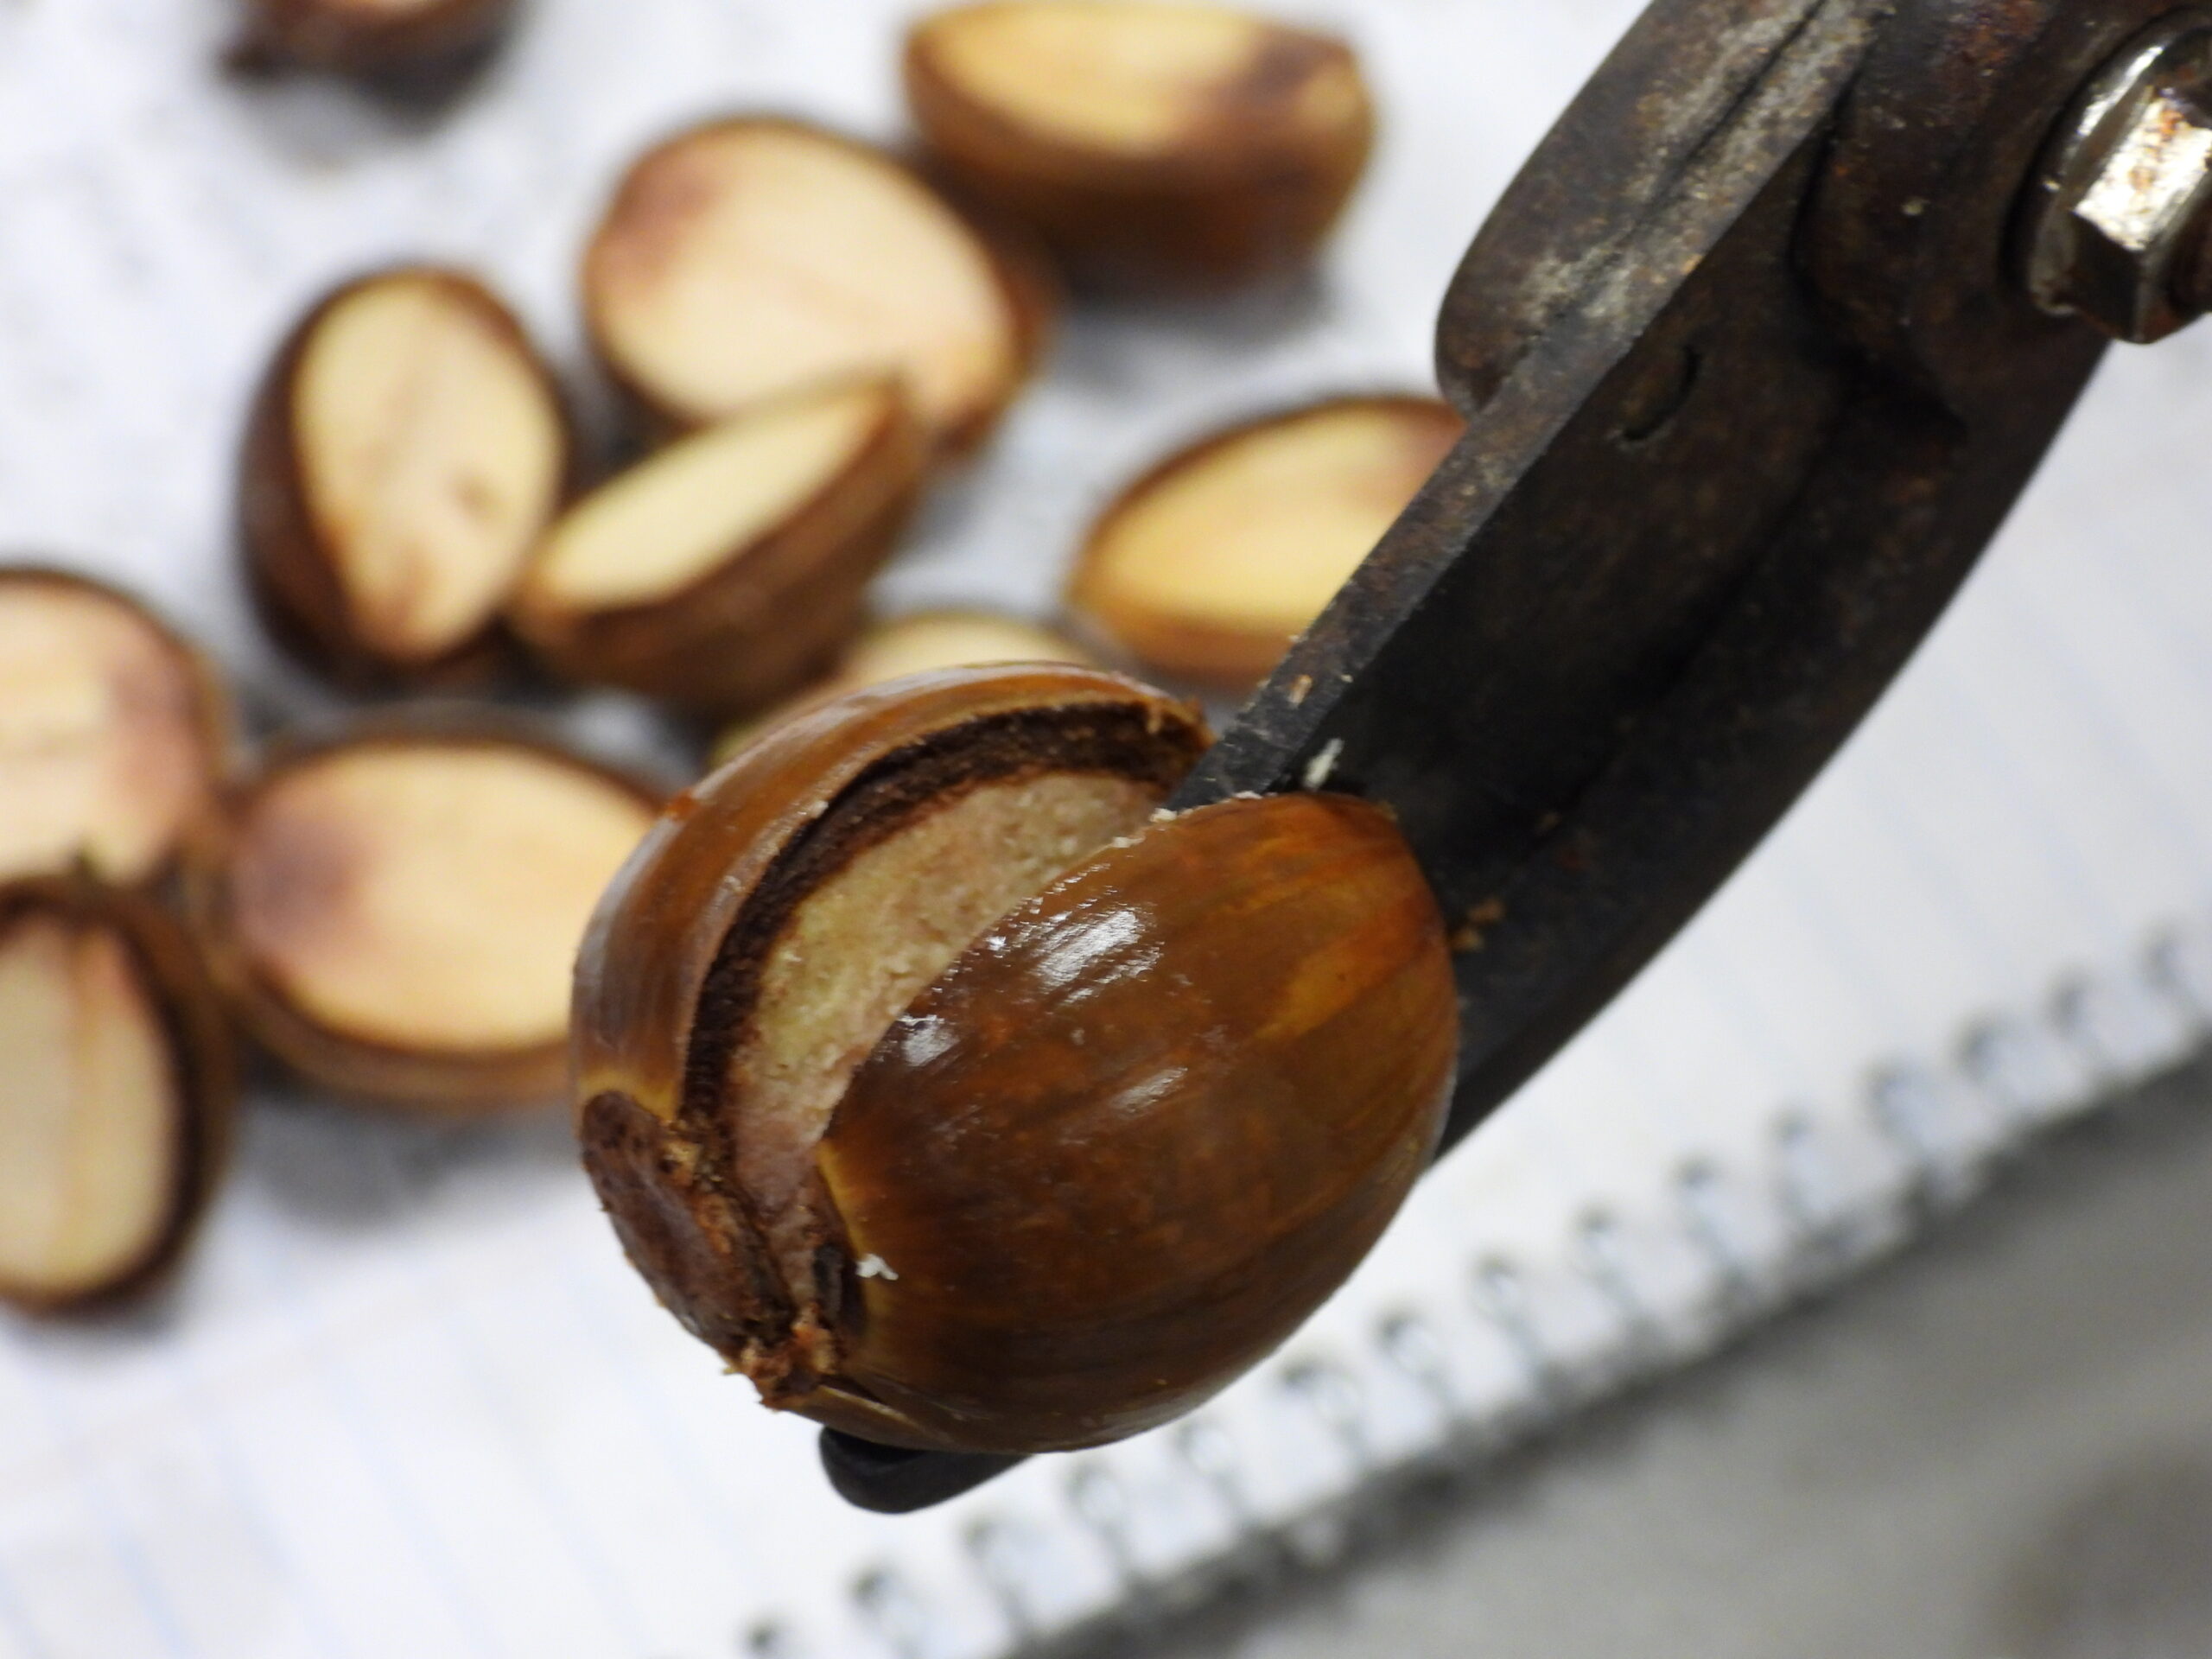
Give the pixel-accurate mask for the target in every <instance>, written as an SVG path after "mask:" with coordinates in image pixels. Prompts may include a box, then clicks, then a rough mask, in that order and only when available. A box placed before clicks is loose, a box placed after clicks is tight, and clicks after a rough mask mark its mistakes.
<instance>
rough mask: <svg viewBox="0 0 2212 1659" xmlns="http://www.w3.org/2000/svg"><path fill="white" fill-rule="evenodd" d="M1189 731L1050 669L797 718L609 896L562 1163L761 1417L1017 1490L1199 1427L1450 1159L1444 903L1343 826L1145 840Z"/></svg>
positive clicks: (578, 1009) (1168, 822)
mask: <svg viewBox="0 0 2212 1659" xmlns="http://www.w3.org/2000/svg"><path fill="white" fill-rule="evenodd" d="M1206 742H1207V734H1206V733H1205V729H1204V728H1203V727H1202V725H1201V724H1200V722H1199V721H1198V717H1197V715H1196V714H1195V713H1194V712H1193V711H1192V709H1189V708H1187V707H1186V706H1185V705H1182V704H1179V703H1177V702H1173V701H1171V700H1169V699H1167V698H1166V697H1165V696H1161V695H1160V694H1159V693H1156V692H1154V691H1152V690H1148V689H1147V688H1145V687H1142V686H1140V685H1137V684H1135V683H1132V682H1130V681H1128V680H1124V679H1122V678H1120V677H1116V676H1113V675H1108V674H1103V673H1099V672H1096V671H1090V670H1086V669H1081V668H1075V667H1068V666H1058V665H1049V666H1048V665H1016V666H1010V667H996V668H984V669H969V670H955V671H945V672H941V673H936V674H929V675H924V676H919V677H914V678H912V679H908V680H905V681H900V682H896V683H892V684H890V685H887V686H883V687H878V688H873V689H870V690H864V691H861V692H858V693H855V694H854V695H852V696H849V697H846V698H844V699H842V700H840V701H838V702H834V703H831V704H828V705H825V706H824V707H823V708H820V709H815V710H812V711H810V712H809V713H807V714H805V715H801V716H799V717H798V718H797V719H795V720H793V721H791V722H790V723H789V724H787V725H785V726H783V727H781V728H779V729H777V730H776V731H774V732H772V733H771V734H768V735H766V737H764V738H762V739H761V740H760V741H759V742H757V743H755V744H753V745H752V746H751V747H748V748H747V750H745V752H744V753H741V755H740V756H739V757H738V758H737V759H736V760H734V761H733V762H731V764H729V765H728V766H725V767H724V768H723V769H722V770H721V771H720V772H716V773H715V774H714V775H713V776H712V777H710V778H709V779H707V780H706V781H705V782H704V783H703V784H702V785H699V786H698V787H697V788H696V789H695V790H693V791H690V792H688V793H687V794H685V795H683V796H681V797H679V798H677V800H676V802H674V803H673V804H671V807H670V808H669V810H668V811H667V812H666V813H665V814H664V817H663V818H662V820H661V822H660V823H659V825H658V827H657V828H656V829H654V831H653V832H652V835H650V836H648V837H647V839H646V841H645V844H644V845H643V846H642V847H641V848H640V849H639V852H638V854H637V855H636V856H634V857H633V858H632V860H631V861H630V863H629V865H628V866H627V867H626V869H625V871H624V874H622V876H621V877H620V879H619V880H617V881H616V883H615V885H614V886H613V888H612V889H610V891H609V892H608V893H607V897H606V898H605V899H604V900H603V901H602V903H601V908H600V911H599V913H598V915H597V916H596V918H594V922H593V924H592V926H591V929H590V931H589V932H588V935H587V938H586V940H585V944H584V948H583V950H582V957H581V959H580V962H579V964H578V969H577V988H576V1001H575V1018H574V1020H573V1026H572V1032H573V1035H572V1041H573V1044H574V1052H573V1061H574V1073H575V1080H576V1081H575V1088H576V1102H577V1109H578V1130H579V1134H580V1136H581V1139H582V1146H583V1154H584V1161H585V1165H586V1167H587V1168H588V1170H589V1172H590V1174H591V1177H592V1179H593V1182H594V1185H595V1186H596V1187H597V1189H598V1192H599V1194H600V1197H601V1200H602V1201H603V1203H604V1204H605V1205H606V1207H607V1211H608V1213H609V1215H610V1217H612V1219H613V1223H614V1225H615V1229H616V1230H617V1232H618V1234H619V1235H620V1237H621V1240H622V1243H623V1245H624V1247H625V1249H626V1250H627V1252H628V1254H629V1255H630V1258H631V1260H632V1262H633V1263H635V1265H636V1266H637V1267H638V1268H639V1270H640V1271H641V1272H642V1273H643V1274H645V1277H646V1279H647V1280H648V1281H650V1282H651V1283H652V1287H653V1288H654V1290H655V1291H656V1292H657V1293H658V1295H659V1296H660V1298H661V1300H663V1302H664V1304H665V1305H666V1306H668V1307H669V1308H670V1309H671V1311H672V1312H673V1313H675V1314H676V1315H677V1318H678V1319H680V1320H682V1321H683V1324H684V1325H686V1326H687V1327H688V1328H689V1329H690V1331H691V1332H693V1333H694V1334H695V1335H696V1336H698V1337H700V1338H702V1339H703V1340H705V1341H706V1342H708V1343H709V1344H712V1345H713V1346H714V1347H715V1348H716V1349H717V1350H718V1351H720V1352H721V1354H722V1355H723V1356H724V1357H726V1358H727V1359H728V1362H729V1363H731V1365H732V1366H733V1367H734V1368H735V1369H737V1370H742V1371H743V1372H744V1373H745V1374H746V1375H747V1376H749V1377H750V1378H751V1379H752V1380H753V1383H755V1384H756V1385H757V1386H758V1388H759V1389H760V1394H761V1395H762V1397H763V1399H764V1400H766V1402H767V1403H768V1404H770V1405H772V1406H775V1407H779V1408H786V1409H791V1410H794V1411H798V1412H800V1413H803V1414H805V1415H808V1416H810V1417H812V1418H815V1419H816V1420H817V1421H821V1422H823V1423H825V1424H828V1425H829V1426H831V1427H837V1428H842V1429H845V1430H848V1431H850V1432H852V1433H858V1434H861V1435H865V1436H868V1437H869V1438H871V1439H874V1440H878V1441H880V1442H883V1443H887V1444H892V1445H900V1446H917V1447H928V1448H938V1449H945V1450H963V1451H983V1452H1039V1451H1048V1450H1060V1449H1068V1448H1072V1447H1077V1446H1091V1445H1098V1444H1102V1443H1104V1442H1106V1441H1109V1440H1116V1439H1119V1438H1121V1437H1122V1436H1125V1435H1128V1434H1131V1433H1136V1432H1138V1431H1139V1430H1141V1429H1144V1428H1147V1427H1151V1426H1153V1425H1154V1424H1157V1423H1159V1422H1161V1421H1166V1420H1167V1419H1169V1418H1172V1417H1174V1416H1176V1415H1178V1414H1181V1413H1182V1412H1185V1411H1186V1410H1188V1409H1190V1408H1192V1406H1194V1405H1196V1404H1197V1403H1198V1402H1200V1401H1202V1400H1204V1399H1205V1398H1206V1397H1207V1396H1208V1395H1211V1394H1213V1393H1214V1392H1215V1391H1217V1389H1220V1388H1222V1387H1223V1386H1224V1385H1225V1384H1226V1383H1229V1382H1230V1381H1231V1380H1232V1379H1234V1378H1235V1377H1236V1376H1237V1375H1238V1374H1240V1373H1241V1372H1242V1371H1243V1370H1245V1369H1247V1368H1248V1367H1249V1366H1250V1365H1252V1364H1253V1363H1255V1362H1256V1361H1258V1360H1259V1359H1260V1358H1261V1357H1263V1356H1264V1355H1266V1354H1267V1353H1268V1351H1271V1350H1272V1349H1274V1347H1275V1346H1276V1345H1277V1344H1280V1343H1281V1342H1282V1341H1283V1340H1284V1339H1285V1338H1287V1337H1288V1336H1289V1335H1290V1334H1291V1332H1293V1331H1294V1329H1295V1328H1296V1327H1297V1326H1298V1325H1299V1324H1300V1322H1301V1321H1302V1320H1303V1319H1305V1318H1306V1316H1307V1315H1308V1314H1309V1313H1312V1311H1313V1309H1314V1308H1315V1307H1316V1306H1318V1305H1319V1303H1320V1302H1321V1301H1322V1300H1324V1299H1325V1297H1326V1296H1327V1295H1328V1294H1330V1293H1331V1292H1332V1291H1333V1290H1334V1289H1335V1288H1336V1287H1337V1286H1338V1284H1340V1283H1341V1282H1342V1281H1344V1278H1345V1277H1346V1276H1347V1275H1349V1274H1350V1273H1351V1270H1352V1269H1353V1268H1354V1267H1355V1266H1357V1263H1358V1262H1359V1261H1360V1260H1361V1258H1362V1257H1363V1255H1365V1254H1366V1253H1367V1251H1368V1249H1369V1248H1370V1246H1371V1245H1372V1244H1373V1243H1374V1242H1375V1240H1376V1238H1377V1237H1378V1236H1380V1234H1381V1233H1382V1231H1383V1228H1384V1227H1385V1226H1386V1225H1387V1224H1388V1223H1389V1220H1390V1218H1391V1217H1392V1216H1393V1215H1394V1214H1395V1212H1396V1211H1397V1209H1398V1206H1399V1205H1400V1204H1401V1202H1402V1200H1403V1199H1404V1198H1405V1196H1406V1194H1407V1192H1408V1190H1409V1189H1410V1188H1411V1186H1412V1185H1413V1183H1414V1179H1416V1177H1417V1176H1418V1175H1419V1173H1421V1170H1422V1169H1423V1168H1424V1167H1425V1166H1426V1165H1427V1161H1428V1160H1429V1158H1430V1156H1431V1154H1433V1150H1434V1147H1435V1144H1436V1140H1437V1136H1438V1134H1439V1132H1440V1127H1441V1124H1442V1121H1443V1115H1444V1110H1445V1107H1446V1101H1447V1098H1448V1096H1449V1093H1450V1086H1451V1079H1452V1067H1453V1061H1454V1058H1455V1052H1456V1042H1457V1008H1456V1003H1455V1000H1454V994H1453V987H1452V972H1451V966H1450V959H1449V956H1448V952H1447V950H1446V944H1445V937H1444V928H1443V925H1442V923H1441V920H1440V918H1439V916H1438V913H1437V910H1436V906H1435V902H1434V899H1433V897H1432V896H1431V894H1430V892H1429V890H1428V887H1427V884H1426V882H1425V880H1423V878H1422V876H1421V871H1420V869H1419V868H1418V867H1417V866H1416V864H1415V863H1414V859H1413V857H1412V855H1411V854H1410V852H1409V850H1408V848H1407V846H1406V844H1405V842H1404V840H1403V838H1402V836H1400V835H1399V833H1398V831H1397V830H1396V829H1395V826H1394V825H1393V824H1392V823H1391V822H1390V820H1389V817H1388V815H1387V814H1385V813H1384V812H1383V811H1382V810H1379V809H1377V808H1376V807H1374V806H1371V805H1369V804H1366V803H1363V802H1361V801H1358V800H1356V799H1352V798H1347V797H1343V796H1332V795H1293V796H1279V797H1272V798H1240V799H1236V800H1230V801H1225V802H1222V803H1219V804H1215V805H1211V806H1205V807H1200V808H1198V809H1195V810H1190V811H1186V812H1181V813H1177V814H1173V815H1170V814H1167V813H1165V812H1163V811H1161V810H1160V802H1161V801H1163V800H1164V799H1165V798H1166V795H1167V793H1168V792H1169V791H1171V790H1172V789H1173V786H1174V785H1175V784H1176V783H1177V782H1178V781H1179V779H1180V778H1181V777H1182V775H1183V774H1184V773H1185V772H1186V771H1187V770H1188V769H1189V768H1190V766H1192V764H1193V763H1194V762H1195V760H1197V758H1198V755H1199V753H1201V752H1202V751H1203V749H1204V747H1205V744H1206Z"/></svg>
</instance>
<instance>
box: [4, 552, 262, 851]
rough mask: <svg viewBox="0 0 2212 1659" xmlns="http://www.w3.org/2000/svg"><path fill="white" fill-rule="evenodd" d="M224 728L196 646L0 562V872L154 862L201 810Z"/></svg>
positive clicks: (208, 802)
mask: <svg viewBox="0 0 2212 1659" xmlns="http://www.w3.org/2000/svg"><path fill="white" fill-rule="evenodd" d="M231 746H232V729H231V714H230V702H229V699H228V697H227V696H225V694H224V691H223V689H222V686H221V683H220V682H219V680H218V678H217V677H216V674H215V671H214V669H213V666H212V665H211V664H209V662H208V660H207V658H206V657H204V656H203V655H202V654H201V653H200V652H199V651H197V650H196V649H194V647H193V646H192V645H190V644H189V643H188V642H187V641H186V640H185V639H183V638H182V637H181V635H179V634H177V633H176V632H175V631H173V630H172V629H171V628H169V627H168V626H167V625H166V624H165V623H163V622H162V621H161V620H159V619H158V618H156V616H154V615H153V614H152V613H150V612H149V611H148V610H147V609H146V608H145V607H143V606H142V605H140V604H139V603H138V601H136V600H134V599H132V598H130V596H129V595H127V594H122V593H119V592H118V591H117V590H116V589H114V588H109V587H106V586H105V585H103V584H101V583H99V582H92V581H89V580H87V579H86V578H85V577H83V576H79V575H70V574H68V573H67V572H64V571H60V570H52V569H44V568H41V567H34V566H12V567H0V880H6V879H9V878H10V877H15V876H26V875H38V874H62V873H64V872H67V871H69V870H71V869H74V868H83V869H85V870H86V871H87V872H88V873H90V874H92V875H94V876H97V877H98V878H99V879H100V880H103V881H108V882H113V883H118V884H122V885H126V886H128V885H132V884H137V883H142V882H146V881H149V880H155V879H156V878H158V877H159V876H161V875H162V874H165V873H166V872H167V871H168V869H169V868H171V867H172V865H173V864H174V863H175V859H176V857H177V854H178V852H179V850H180V849H181V847H182V846H183V845H184V843H185V842H187V841H188V840H189V839H190V838H191V837H192V836H194V835H195V834H196V833H198V832H199V831H200V830H201V829H203V828H204V827H205V826H206V824H207V821H208V819H209V818H210V817H212V816H213V813H214V812H215V810H216V808H217V804H218V798H219V791H220V786H221V782H222V779H223V777H224V774H225V773H226V771H227V770H228V768H229V766H230V761H231Z"/></svg>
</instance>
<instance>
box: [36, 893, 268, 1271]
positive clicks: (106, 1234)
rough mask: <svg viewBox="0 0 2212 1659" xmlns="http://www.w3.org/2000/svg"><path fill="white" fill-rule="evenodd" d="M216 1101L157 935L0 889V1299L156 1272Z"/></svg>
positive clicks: (199, 994)
mask: <svg viewBox="0 0 2212 1659" xmlns="http://www.w3.org/2000/svg"><path fill="white" fill-rule="evenodd" d="M232 1087H233V1082H232V1065H231V1055H230V1050H229V1043H228V1037H227V1031H226V1026H225V1024H224V1021H223V1019H222V1016H221V1013H220V1010H219V1007H217V1005H216V1004H215V1002H214V1000H213V995H212V993H211V992H210V991H209V989H208V988H207V984H206V982H205V981H204V980H203V979H202V978H201V976H200V970H199V964H198V962H197V959H196V958H195V957H194V956H193V954H192V951H191V949H190V947H189V945H188V943H187V941H186V940H185V938H184V937H183V935H182V934H181V932H180V931H177V929H176V926H175V924H174V923H172V922H170V921H169V920H168V918H166V917H165V916H163V915H162V914H160V913H159V912H156V911H155V910H154V909H153V908H152V907H151V906H149V905H148V904H146V903H145V901H143V900H142V899H134V898H130V897H128V896H125V895H120V894H117V893H112V892H108V891H105V890H102V889H99V888H97V887H93V886H92V884H90V883H79V882H73V881H63V880H33V881H22V882H16V883H14V884H11V885H0V1300H6V1301H10V1302H13V1303H16V1305H18V1306H26V1307H29V1308H33V1309H54V1308H62V1307H68V1306H74V1305H76V1304H79V1303H82V1302H86V1301H89V1300H94V1299H97V1298H99V1297H102V1296H105V1295H108V1294H113V1293H115V1292H117V1291H119V1290H122V1289H124V1288H127V1287H130V1286H132V1285H134V1284H137V1283H138V1282H140V1281H143V1280H144V1279H145V1278H147V1277H148V1276H149V1274H152V1273H154V1272H155V1271H156V1270H157V1269H158V1268H161V1267H162V1266H163V1265H164V1264H166V1263H167V1262H168V1261H170V1260H171V1259H173V1258H174V1256H175V1254H176V1252H177V1250H178V1249H179V1248H181V1245H182V1243H183V1242H184V1240H185V1237H186V1236H187V1235H188V1233H189V1231H190V1230H191V1228H192V1225H193V1224H194V1221H195V1220H196V1219H197V1218H198V1217H199V1214H200V1210H201V1209H202V1207H203V1205H204V1203H205V1200H206V1198H207V1194H208V1192H209V1191H210V1189H211V1187H212V1185H213V1176H214V1173H215V1170H216V1168H217V1166H218V1165H219V1162H220V1158H221V1154H222V1152H223V1148H224V1145H225V1142H226V1138H227V1130H228V1124H229V1118H230V1112H231V1108H232Z"/></svg>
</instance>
